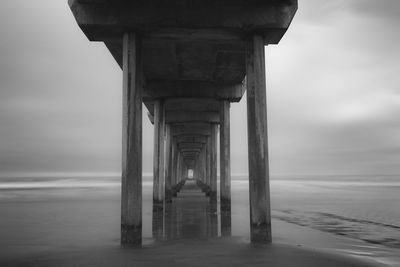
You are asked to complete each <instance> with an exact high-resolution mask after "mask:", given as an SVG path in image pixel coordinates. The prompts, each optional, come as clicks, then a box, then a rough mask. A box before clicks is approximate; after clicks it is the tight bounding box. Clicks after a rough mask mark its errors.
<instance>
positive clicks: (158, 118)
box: [153, 100, 165, 209]
mask: <svg viewBox="0 0 400 267" xmlns="http://www.w3.org/2000/svg"><path fill="white" fill-rule="evenodd" d="M164 130H165V109H164V102H163V101H162V100H155V101H154V154H153V157H154V160H153V208H157V209H163V203H164V190H165V189H164V182H165V172H164Z"/></svg>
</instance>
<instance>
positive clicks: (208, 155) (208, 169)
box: [206, 136, 211, 186]
mask: <svg viewBox="0 0 400 267" xmlns="http://www.w3.org/2000/svg"><path fill="white" fill-rule="evenodd" d="M210 142H211V137H210V136H208V137H207V144H206V161H207V162H206V172H207V175H206V185H208V186H210V184H211V182H210V181H211V179H210V177H211V143H210Z"/></svg>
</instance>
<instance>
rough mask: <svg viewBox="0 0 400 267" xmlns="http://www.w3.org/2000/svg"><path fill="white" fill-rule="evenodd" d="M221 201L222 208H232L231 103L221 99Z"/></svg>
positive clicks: (225, 209) (227, 209)
mask: <svg viewBox="0 0 400 267" xmlns="http://www.w3.org/2000/svg"><path fill="white" fill-rule="evenodd" d="M220 117H221V119H220V121H221V123H220V127H219V129H220V132H219V137H220V141H219V144H220V200H221V201H220V203H221V210H224V211H230V210H231V156H230V155H231V152H230V151H231V139H230V103H229V102H228V101H226V100H223V101H221V105H220Z"/></svg>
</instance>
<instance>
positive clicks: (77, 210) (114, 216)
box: [0, 185, 379, 267]
mask: <svg viewBox="0 0 400 267" xmlns="http://www.w3.org/2000/svg"><path fill="white" fill-rule="evenodd" d="M118 192H119V188H118V187H116V188H114V189H112V190H110V189H101V190H100V189H95V190H94V189H80V190H77V191H73V192H72V191H71V190H67V191H58V192H57V191H56V192H54V190H53V191H52V190H50V191H47V194H43V192H41V193H39V192H32V191H27V192H22V193H21V194H22V195H24V196H25V200H21V199H19V201H15V200H12V201H2V202H1V204H0V212H1V214H2V220H1V222H0V236H1V237H2V238H1V240H0V248H1V250H0V266H327V267H329V266H379V265H378V264H377V263H373V262H372V261H367V258H365V257H364V258H362V259H357V258H355V257H353V258H351V257H348V256H345V255H343V254H341V253H339V252H338V251H336V252H335V250H326V251H323V250H321V249H316V248H318V247H319V245H318V244H319V243H324V244H325V246H326V243H331V244H332V246H333V247H334V246H335V245H334V244H335V242H340V243H341V244H343V243H346V242H343V240H342V239H340V238H338V237H334V236H331V235H329V234H326V233H321V232H318V231H315V230H311V229H305V228H304V227H300V226H297V225H293V224H288V223H285V222H282V221H277V220H274V221H273V231H274V232H273V236H274V243H273V244H271V245H263V246H261V245H260V246H254V245H251V244H250V242H249V238H248V236H249V235H248V214H247V212H246V209H245V208H243V207H242V204H240V203H237V202H234V203H233V206H232V214H231V218H230V219H231V222H232V224H231V225H229V224H225V227H221V221H223V220H226V219H227V218H224V215H221V214H220V212H219V210H218V208H217V206H215V205H210V202H209V200H208V198H206V197H205V196H204V194H203V193H201V192H200V191H199V190H198V189H197V188H196V187H194V186H193V185H189V186H187V187H186V188H184V189H183V190H182V192H181V193H180V194H179V195H178V197H177V198H176V199H174V201H173V203H172V204H171V205H167V207H166V213H165V216H163V215H161V216H154V214H152V212H151V211H152V209H151V199H150V197H151V190H149V187H145V188H144V214H143V220H144V225H143V238H144V239H143V243H144V245H143V247H142V248H121V247H120V245H119V198H118ZM29 196H30V197H29ZM3 218H4V220H3ZM155 218H156V219H155ZM157 218H158V219H157ZM227 228H228V229H227ZM221 235H223V237H221ZM339 239H340V240H339ZM353 244H354V243H351V244H349V247H350V246H351V245H353ZM359 258H360V257H359Z"/></svg>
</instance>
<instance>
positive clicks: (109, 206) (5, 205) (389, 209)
mask: <svg viewBox="0 0 400 267" xmlns="http://www.w3.org/2000/svg"><path fill="white" fill-rule="evenodd" d="M151 199H152V183H151V177H144V183H143V237H144V242H151V238H152V219H151V217H152V207H151ZM248 201H249V197H248V179H247V178H246V177H238V176H236V177H233V179H232V235H233V236H236V237H243V240H245V241H248V240H249V238H248V237H249V232H250V231H249V209H248ZM271 207H272V217H273V219H274V221H275V222H279V221H281V222H284V223H288V224H291V225H295V226H296V227H300V228H299V229H300V230H299V231H300V232H304V233H307V229H314V230H317V231H319V232H321V233H326V237H329V236H335V237H343V238H344V239H340V240H344V241H343V243H341V242H336V243H334V244H333V242H328V241H327V240H328V238H325V237H322V240H320V243H319V244H318V247H319V248H321V247H322V248H324V247H325V248H327V249H334V250H336V251H341V252H343V253H347V254H353V255H356V256H357V255H358V256H368V257H372V258H374V257H375V258H378V261H380V262H384V263H387V264H388V265H391V266H399V265H400V256H399V255H400V178H399V177H397V176H272V178H271ZM274 221H273V234H274V232H279V230H280V229H274ZM278 225H279V223H278ZM119 227H120V178H119V177H23V178H2V179H0V237H1V238H0V248H1V252H0V258H1V257H9V258H10V257H21V256H23V255H21V253H22V254H26V255H31V254H34V253H38V252H49V251H52V250H55V249H57V250H62V249H71V248H80V247H91V246H99V245H110V244H111V245H117V244H118V243H119V231H120V228H119ZM277 230H278V231H277ZM310 233H315V231H314V232H310ZM311 239H312V237H311ZM278 241H279V240H278ZM297 241H298V243H302V240H297ZM353 241H354V242H353ZM304 242H305V241H304ZM313 242H315V240H313V241H312V243H313ZM313 244H315V243H313ZM310 245H311V246H312V244H310Z"/></svg>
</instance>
